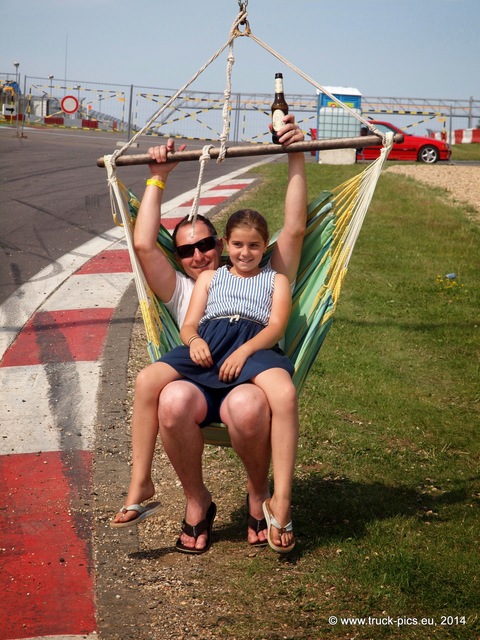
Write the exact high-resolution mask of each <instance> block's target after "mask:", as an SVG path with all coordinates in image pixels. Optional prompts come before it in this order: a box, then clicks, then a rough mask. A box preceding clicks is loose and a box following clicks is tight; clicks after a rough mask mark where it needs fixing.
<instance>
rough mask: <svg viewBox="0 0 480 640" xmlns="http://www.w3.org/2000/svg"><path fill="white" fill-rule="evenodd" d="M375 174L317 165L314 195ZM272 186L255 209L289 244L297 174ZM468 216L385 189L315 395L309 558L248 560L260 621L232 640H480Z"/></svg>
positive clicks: (258, 196)
mask: <svg viewBox="0 0 480 640" xmlns="http://www.w3.org/2000/svg"><path fill="white" fill-rule="evenodd" d="M462 146H463V147H464V146H466V145H462ZM471 146H473V145H471ZM361 169H362V167H357V166H353V167H328V166H320V165H315V164H310V165H307V170H308V183H309V190H310V196H312V195H313V194H314V193H318V191H319V190H321V189H323V188H324V187H325V186H327V185H329V186H334V185H338V184H340V183H341V182H342V181H344V180H345V179H346V178H347V177H348V176H350V175H352V173H353V172H356V171H359V170H361ZM260 171H261V173H262V174H263V175H264V176H265V177H266V181H265V182H264V186H262V188H261V189H259V190H257V191H256V192H255V193H252V194H251V197H250V199H251V201H244V202H242V206H255V207H256V208H258V209H259V210H260V211H262V212H265V213H266V215H267V216H268V217H269V220H270V223H271V227H272V229H275V228H276V227H277V226H278V221H279V220H280V218H281V213H282V193H283V190H284V183H285V166H282V165H281V164H275V165H271V166H268V167H263V168H261V170H260ZM467 214H468V212H467V209H463V208H462V207H461V206H458V205H452V204H451V203H448V202H447V201H446V200H442V195H441V192H440V191H439V190H431V189H429V188H428V187H426V186H424V185H420V184H417V183H415V182H414V181H412V180H407V179H405V178H404V177H402V176H399V175H393V174H384V175H383V176H382V177H381V179H380V182H379V185H378V187H377V190H376V193H375V196H374V200H373V202H372V205H371V208H370V211H369V214H368V216H367V219H366V221H365V223H364V226H363V229H362V232H361V235H360V238H359V240H358V243H357V246H356V248H355V251H354V255H353V259H352V261H351V263H350V268H349V272H348V275H347V278H346V281H345V285H344V289H343V291H342V296H341V299H340V302H339V305H338V308H337V312H336V317H335V321H334V323H333V327H332V329H331V331H330V334H329V336H328V337H327V339H326V341H325V344H324V346H323V347H322V350H321V352H320V354H319V357H318V358H317V361H316V363H315V365H314V367H313V369H312V371H311V375H310V376H309V379H308V381H307V383H306V385H305V387H304V390H303V392H302V395H301V402H300V417H301V438H300V447H299V453H298V463H297V472H296V479H295V484H294V507H293V520H294V526H295V532H296V535H297V537H298V549H297V551H296V554H295V555H294V558H293V559H292V560H291V561H290V562H285V561H283V562H282V561H281V560H279V559H278V558H277V557H276V556H275V555H274V554H273V553H271V554H268V555H262V556H260V557H258V558H255V559H254V560H251V561H249V563H248V570H244V576H243V578H242V579H239V584H238V585H237V588H236V589H235V598H237V599H238V600H237V603H236V607H240V606H241V603H243V604H244V605H245V607H247V610H249V611H252V615H251V616H247V617H246V618H242V619H238V620H237V621H236V622H235V623H232V626H231V628H228V629H225V634H226V635H227V636H229V637H235V638H271V639H273V638H302V639H304V638H312V639H315V640H316V639H318V638H324V637H331V638H342V639H343V638H345V639H346V638H353V637H354V638H363V639H369V638H375V639H376V638H384V637H385V638H387V637H388V638H431V637H434V638H436V637H445V638H463V639H465V640H467V639H468V640H471V639H472V638H476V637H478V636H479V634H480V622H479V619H478V602H479V595H480V584H479V582H480V580H479V576H480V561H479V558H480V545H479V533H478V532H479V530H480V515H479V506H480V505H479V498H480V473H479V469H480V452H479V425H480V416H479V399H480V394H479V380H480V375H479V374H480V371H479V369H480V367H479V362H480V358H479V355H480V348H479V347H480V339H479V332H480V315H479V309H480V286H479V279H478V274H479V273H480V252H479V250H478V248H479V246H480V232H479V228H478V225H476V224H475V223H473V222H471V221H470V219H469V216H468V215H467ZM450 273H456V278H455V279H453V280H451V279H448V278H446V275H447V274H450ZM236 568H237V569H238V570H239V572H240V573H241V569H246V566H245V563H244V562H243V560H242V561H239V563H238V567H236ZM237 575H238V574H237ZM259 584H261V585H263V593H264V595H265V596H267V595H268V596H271V598H272V600H271V601H268V600H267V601H266V602H265V601H264V600H263V599H262V598H260V599H259V598H258V589H259ZM231 605H232V606H234V603H233V602H232V603H231ZM272 607H273V611H274V615H271V614H272ZM332 615H335V616H337V617H338V618H340V617H347V616H356V617H362V616H366V617H368V616H370V617H375V618H382V617H385V616H390V617H391V618H392V619H394V620H396V623H395V624H393V625H392V624H391V625H378V624H377V625H373V623H371V624H365V625H361V624H355V625H353V624H350V625H349V624H346V623H345V624H341V623H338V624H337V625H331V624H329V622H328V619H329V616H332ZM442 616H453V617H454V619H453V621H452V620H450V622H452V624H441V623H442ZM455 616H457V619H455ZM403 617H410V618H417V619H418V620H420V619H421V618H422V617H425V618H427V619H428V620H429V621H430V623H431V622H432V621H433V620H432V619H434V620H435V622H436V625H435V626H434V625H433V624H430V623H425V624H424V625H421V624H418V621H417V624H416V625H415V624H401V625H400V622H401V620H403ZM397 619H401V620H400V621H398V620H397ZM443 621H444V622H445V623H447V622H448V621H449V619H448V618H445V619H444V620H443ZM399 625H400V626H399ZM259 629H261V631H260V630H259ZM279 629H280V630H281V631H280V632H279ZM276 634H277V635H276Z"/></svg>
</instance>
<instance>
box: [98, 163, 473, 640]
mask: <svg viewBox="0 0 480 640" xmlns="http://www.w3.org/2000/svg"><path fill="white" fill-rule="evenodd" d="M387 171H388V172H393V173H400V174H402V175H405V176H409V177H412V178H415V179H417V180H420V181H421V182H426V183H427V184H429V185H433V186H436V187H440V188H442V189H445V190H446V191H447V192H448V193H450V194H451V196H452V197H453V198H454V199H455V200H460V201H462V202H467V203H468V204H470V205H471V206H472V207H473V208H474V210H475V211H476V213H475V211H472V216H476V218H477V220H478V219H479V216H480V167H476V166H465V167H463V166H459V165H434V166H424V165H406V166H401V165H395V166H392V167H390V168H388V170H387ZM135 304H136V303H135V296H134V293H133V291H129V292H127V294H126V296H125V297H124V301H122V305H120V307H119V309H118V310H117V312H116V315H115V317H114V322H113V323H112V325H113V327H114V330H113V331H114V335H113V337H112V338H110V337H109V344H107V348H106V352H105V361H104V362H105V365H104V368H103V381H102V384H103V387H102V388H101V390H100V396H99V397H101V398H105V400H104V401H103V406H102V408H101V410H100V412H99V425H98V438H97V448H96V452H95V468H94V511H95V534H94V536H95V548H94V557H95V577H96V582H97V584H96V587H97V606H98V612H99V619H98V627H99V637H100V638H102V639H103V640H117V639H118V640H120V639H122V640H127V639H129V638H132V639H133V638H135V639H136V640H143V639H145V640H147V639H151V638H153V639H156V640H186V639H187V638H188V639H192V638H201V639H203V640H211V639H220V638H224V637H225V634H224V633H222V627H223V626H224V624H225V622H226V621H230V620H234V619H235V618H236V617H237V616H245V615H246V612H245V611H244V610H243V609H241V608H240V604H239V605H238V610H233V609H232V604H231V603H232V602H235V598H234V597H233V596H234V594H235V582H236V574H237V575H238V576H240V575H241V574H245V572H246V571H248V569H249V567H250V566H251V560H252V558H254V557H255V556H257V555H259V554H269V553H272V552H271V551H270V550H269V549H268V548H266V549H254V548H251V547H249V546H248V545H247V543H246V541H245V534H246V525H245V515H246V514H245V506H244V501H245V478H244V474H243V468H242V467H241V466H240V464H239V462H238V460H237V459H236V458H235V457H234V456H233V454H232V453H231V452H230V451H228V450H225V449H220V448H215V447H206V451H205V480H206V483H207V485H208V486H209V488H210V489H211V491H212V493H213V495H214V499H215V501H216V503H217V506H218V515H217V519H216V521H215V528H214V537H213V542H214V544H213V548H212V549H211V550H210V552H209V553H207V554H205V555H202V556H197V557H196V556H188V555H182V554H179V553H176V552H175V551H174V543H175V540H176V538H177V536H178V533H179V524H180V522H181V520H182V518H183V504H184V502H183V494H182V491H181V487H180V486H179V485H178V481H177V480H176V477H175V475H174V473H173V471H172V468H171V466H170V464H169V463H168V460H167V459H166V456H165V454H164V453H163V451H162V449H161V447H158V450H157V453H156V458H155V464H154V474H155V482H156V486H157V499H158V500H160V501H161V502H162V504H163V505H164V507H165V508H164V512H163V513H162V516H161V517H159V518H155V519H152V520H151V521H147V522H146V523H145V524H143V525H141V526H140V527H138V528H135V527H133V528H131V529H125V530H123V531H118V530H113V529H111V528H110V527H109V526H108V521H109V519H110V518H111V517H112V515H113V514H114V512H115V510H116V509H117V508H119V507H120V506H121V505H122V504H123V497H124V495H125V491H126V488H127V486H128V481H129V475H130V466H129V455H130V439H129V429H128V425H129V423H130V416H131V405H132V387H133V381H134V379H135V376H136V374H137V372H138V371H139V370H140V369H141V368H142V367H143V366H145V365H146V364H148V359H147V356H146V353H145V343H144V334H143V326H142V323H141V320H140V319H139V317H138V315H137V317H136V320H135V323H134V326H133V330H132V325H131V321H129V318H132V317H133V316H134V315H135V311H134V309H135ZM122 331H123V333H121V332H122ZM130 335H131V344H130V352H129V353H128V354H124V355H122V354H121V353H120V351H121V350H119V349H118V345H119V344H125V343H126V342H128V339H129V336H130ZM127 357H128V367H127ZM122 358H123V360H122ZM126 370H127V371H128V375H127V380H126V381H125V380H123V378H124V377H125V374H124V372H125V371H126ZM292 570H294V568H292ZM259 589H260V590H261V585H259ZM291 633H292V635H290V636H289V637H291V638H297V635H294V634H295V627H294V626H293V627H292V630H291ZM259 637H260V636H259ZM232 640H234V639H232Z"/></svg>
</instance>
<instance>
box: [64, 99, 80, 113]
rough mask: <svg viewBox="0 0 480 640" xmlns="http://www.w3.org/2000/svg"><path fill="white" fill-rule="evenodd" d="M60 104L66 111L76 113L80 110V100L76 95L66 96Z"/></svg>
mask: <svg viewBox="0 0 480 640" xmlns="http://www.w3.org/2000/svg"><path fill="white" fill-rule="evenodd" d="M60 106H61V107H62V111H64V112H65V113H76V112H77V111H78V100H77V99H76V98H75V96H65V97H64V98H63V99H62V101H61V103H60Z"/></svg>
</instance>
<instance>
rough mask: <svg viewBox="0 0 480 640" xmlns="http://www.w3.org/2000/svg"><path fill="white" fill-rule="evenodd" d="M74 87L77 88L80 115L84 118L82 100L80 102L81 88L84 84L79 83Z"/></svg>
mask: <svg viewBox="0 0 480 640" xmlns="http://www.w3.org/2000/svg"><path fill="white" fill-rule="evenodd" d="M73 88H74V89H76V90H77V100H78V111H79V114H80V117H81V118H82V117H83V116H82V105H81V102H80V89H81V88H82V85H80V84H77V85H76V86H75V87H73Z"/></svg>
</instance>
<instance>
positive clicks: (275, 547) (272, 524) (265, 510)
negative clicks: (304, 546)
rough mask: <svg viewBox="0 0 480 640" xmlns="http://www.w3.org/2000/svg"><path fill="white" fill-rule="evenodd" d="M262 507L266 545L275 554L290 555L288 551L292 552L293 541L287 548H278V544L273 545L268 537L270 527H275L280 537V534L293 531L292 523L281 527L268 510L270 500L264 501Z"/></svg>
mask: <svg viewBox="0 0 480 640" xmlns="http://www.w3.org/2000/svg"><path fill="white" fill-rule="evenodd" d="M262 506H263V513H264V514H265V520H266V521H267V527H268V544H269V545H270V547H271V548H272V549H273V550H274V551H276V552H277V553H290V551H292V549H293V547H294V546H295V540H294V541H293V542H292V544H289V545H288V547H280V546H279V545H278V544H275V543H274V542H273V540H272V538H271V536H270V533H271V529H272V527H275V529H278V530H279V532H280V535H282V533H286V532H289V531H293V525H292V521H291V520H290V522H289V523H288V524H287V525H285V526H284V527H282V525H281V524H280V523H279V522H278V520H277V519H276V518H275V516H274V515H273V513H272V511H271V509H270V499H268V500H265V502H264V503H263V505H262Z"/></svg>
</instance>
